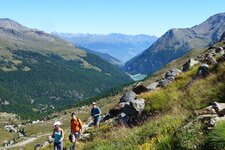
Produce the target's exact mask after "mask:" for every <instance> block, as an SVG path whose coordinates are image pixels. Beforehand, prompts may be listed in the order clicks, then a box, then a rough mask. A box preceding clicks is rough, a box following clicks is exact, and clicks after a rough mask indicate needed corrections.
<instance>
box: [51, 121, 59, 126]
mask: <svg viewBox="0 0 225 150" xmlns="http://www.w3.org/2000/svg"><path fill="white" fill-rule="evenodd" d="M53 125H54V126H56V125H58V126H60V125H61V122H59V121H55V122H54V124H53Z"/></svg>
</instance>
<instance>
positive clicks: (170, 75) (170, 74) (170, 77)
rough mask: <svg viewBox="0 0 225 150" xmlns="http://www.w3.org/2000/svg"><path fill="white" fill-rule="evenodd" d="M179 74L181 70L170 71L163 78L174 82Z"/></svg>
mask: <svg viewBox="0 0 225 150" xmlns="http://www.w3.org/2000/svg"><path fill="white" fill-rule="evenodd" d="M180 73H181V70H179V69H171V70H169V71H167V72H166V74H165V78H166V79H168V80H175V77H176V76H178V75H179V74H180Z"/></svg>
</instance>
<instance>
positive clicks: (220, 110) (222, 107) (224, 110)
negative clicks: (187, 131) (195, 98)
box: [212, 102, 225, 116]
mask: <svg viewBox="0 0 225 150" xmlns="http://www.w3.org/2000/svg"><path fill="white" fill-rule="evenodd" d="M212 107H213V108H214V109H215V111H216V113H217V114H218V116H224V115H225V103H217V102H214V103H213V104H212Z"/></svg>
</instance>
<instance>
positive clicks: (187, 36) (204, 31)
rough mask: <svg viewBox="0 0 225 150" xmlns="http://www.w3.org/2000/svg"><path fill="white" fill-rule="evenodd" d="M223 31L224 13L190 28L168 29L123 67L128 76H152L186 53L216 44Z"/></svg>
mask: <svg viewBox="0 0 225 150" xmlns="http://www.w3.org/2000/svg"><path fill="white" fill-rule="evenodd" d="M224 31H225V13H220V14H216V15H214V16H212V17H210V18H209V19H207V20H206V21H204V22H203V23H201V24H200V25H196V26H194V27H192V28H181V29H170V30H169V31H167V32H166V33H165V34H164V35H163V36H161V37H160V38H159V39H158V40H157V41H156V42H155V43H154V44H152V45H151V46H150V47H149V48H148V49H147V50H145V51H144V52H143V53H142V54H140V55H138V56H136V57H134V58H133V59H131V60H130V61H128V62H127V63H126V64H125V65H124V68H123V69H124V70H125V71H126V72H128V73H130V74H138V73H141V74H152V73H153V72H155V71H157V70H159V69H161V68H162V67H164V66H165V65H166V64H167V63H169V62H170V61H172V60H174V59H177V58H179V57H181V56H183V55H184V54H186V53H187V52H188V51H190V50H192V49H196V48H202V47H206V46H208V45H212V44H213V43H216V42H218V41H219V40H220V39H221V37H222V35H223V33H224Z"/></svg>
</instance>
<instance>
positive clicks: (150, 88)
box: [147, 82, 159, 91]
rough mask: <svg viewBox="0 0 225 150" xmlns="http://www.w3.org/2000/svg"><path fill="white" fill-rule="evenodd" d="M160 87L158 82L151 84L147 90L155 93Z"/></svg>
mask: <svg viewBox="0 0 225 150" xmlns="http://www.w3.org/2000/svg"><path fill="white" fill-rule="evenodd" d="M158 85H159V83H158V82H153V83H151V84H150V85H149V86H147V89H148V90H149V91H154V90H156V88H157V86H158Z"/></svg>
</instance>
